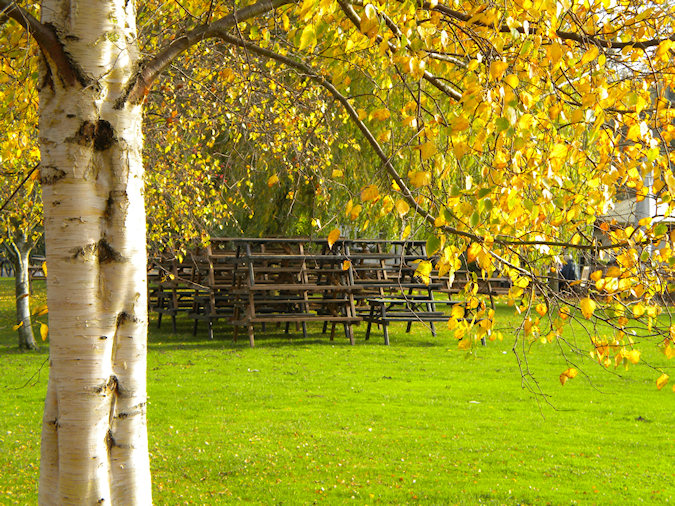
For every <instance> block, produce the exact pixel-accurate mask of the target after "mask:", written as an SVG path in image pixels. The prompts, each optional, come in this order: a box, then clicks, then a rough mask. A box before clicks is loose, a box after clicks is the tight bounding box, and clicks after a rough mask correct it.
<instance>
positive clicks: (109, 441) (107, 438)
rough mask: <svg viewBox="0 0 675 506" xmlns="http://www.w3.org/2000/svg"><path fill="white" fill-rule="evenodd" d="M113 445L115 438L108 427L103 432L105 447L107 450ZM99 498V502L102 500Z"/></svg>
mask: <svg viewBox="0 0 675 506" xmlns="http://www.w3.org/2000/svg"><path fill="white" fill-rule="evenodd" d="M113 446H115V439H114V438H113V435H112V430H110V429H108V432H106V433H105V447H106V448H107V449H108V452H110V450H112V447H113ZM102 500H103V499H101V500H100V501H99V503H100V502H101V501H102Z"/></svg>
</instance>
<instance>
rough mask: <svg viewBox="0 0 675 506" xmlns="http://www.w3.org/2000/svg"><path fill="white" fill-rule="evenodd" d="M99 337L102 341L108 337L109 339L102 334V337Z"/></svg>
mask: <svg viewBox="0 0 675 506" xmlns="http://www.w3.org/2000/svg"><path fill="white" fill-rule="evenodd" d="M99 339H100V340H101V341H105V340H106V339H108V336H101V337H99Z"/></svg>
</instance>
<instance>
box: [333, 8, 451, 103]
mask: <svg viewBox="0 0 675 506" xmlns="http://www.w3.org/2000/svg"><path fill="white" fill-rule="evenodd" d="M338 4H340V8H341V9H342V11H343V12H344V13H345V16H347V18H349V20H350V21H351V22H352V24H353V25H354V26H355V27H356V29H357V30H360V26H361V18H360V16H359V15H358V14H357V13H356V11H355V10H354V8H353V7H352V6H351V4H350V3H349V2H347V1H345V0H338ZM384 20H385V23H386V24H387V26H388V27H389V29H390V30H391V31H392V32H393V34H394V35H395V36H396V37H397V38H399V39H400V36H401V34H400V31H399V30H398V28H397V27H396V25H395V24H394V23H392V22H391V20H390V19H389V18H387V17H386V16H384ZM376 39H377V41H378V42H382V37H381V36H379V35H378V36H377V37H376ZM387 46H388V47H389V51H390V52H391V53H392V54H394V53H396V47H394V45H393V44H391V43H390V42H387ZM453 63H454V62H453ZM422 78H423V79H424V80H425V81H427V82H428V83H429V84H431V85H432V86H434V87H435V88H437V89H438V90H440V91H442V92H443V93H445V94H446V95H447V96H449V97H451V98H454V99H455V100H461V99H462V93H461V92H459V91H457V90H454V89H453V88H451V87H450V86H448V85H447V84H445V83H444V82H443V81H441V80H440V79H438V78H437V77H436V76H434V75H433V74H432V73H431V72H429V71H428V70H425V71H424V75H423V76H422Z"/></svg>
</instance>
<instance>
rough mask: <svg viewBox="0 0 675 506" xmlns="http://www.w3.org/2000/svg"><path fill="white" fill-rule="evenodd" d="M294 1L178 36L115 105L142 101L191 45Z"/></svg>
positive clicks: (266, 3) (268, 4)
mask: <svg viewBox="0 0 675 506" xmlns="http://www.w3.org/2000/svg"><path fill="white" fill-rule="evenodd" d="M0 1H3V0H0ZM295 1H296V0H260V1H258V2H256V3H255V4H253V5H249V6H247V7H244V8H242V9H239V10H238V11H235V12H233V13H232V14H229V15H227V16H225V17H223V18H220V19H218V20H216V21H214V22H213V23H210V24H206V25H200V26H198V27H197V28H195V29H194V30H191V31H189V32H188V33H186V34H185V35H183V36H181V37H179V38H177V39H175V40H174V41H172V42H171V43H170V44H169V45H167V46H165V47H164V48H163V49H161V50H160V51H159V53H157V55H155V56H154V57H153V58H151V59H150V60H148V61H146V62H144V63H142V64H141V68H140V70H139V72H138V73H137V74H136V76H135V78H134V79H133V80H132V81H131V82H130V83H129V85H128V86H127V91H126V93H124V94H123V95H122V97H121V98H120V100H119V101H118V102H117V104H115V107H116V108H121V107H123V106H124V104H125V103H130V104H138V103H140V102H141V101H142V100H143V98H144V97H145V95H146V94H147V92H148V90H149V89H150V87H151V86H152V84H153V83H154V82H155V80H156V79H157V77H158V76H159V75H160V74H161V73H162V72H163V71H164V70H165V69H166V68H167V67H168V66H169V64H170V63H171V62H172V61H173V60H175V59H176V58H177V57H178V56H180V55H181V54H182V53H184V52H185V51H187V50H188V49H190V48H191V47H192V46H194V45H196V44H199V43H200V42H202V41H203V40H205V39H208V38H213V37H217V35H215V34H217V33H220V32H223V33H224V31H225V30H226V29H228V28H230V27H232V26H235V25H236V24H238V23H241V22H242V21H246V20H247V19H250V18H254V17H256V16H260V15H262V14H266V13H268V12H271V11H273V10H275V9H277V8H279V7H281V6H283V5H288V4H292V3H295Z"/></svg>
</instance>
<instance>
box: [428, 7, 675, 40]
mask: <svg viewBox="0 0 675 506" xmlns="http://www.w3.org/2000/svg"><path fill="white" fill-rule="evenodd" d="M422 7H423V8H424V9H427V10H434V11H437V12H440V13H441V14H443V15H445V16H448V17H450V18H453V19H456V20H457V21H463V22H465V23H468V22H470V21H471V19H472V17H473V16H471V15H469V14H464V13H462V12H459V11H456V10H454V9H451V8H449V7H446V6H445V5H440V4H438V5H435V6H434V5H432V4H431V3H429V2H424V3H423V4H422ZM471 24H474V25H477V26H481V27H486V28H493V25H488V24H486V23H482V22H480V21H473V22H471ZM497 30H498V31H499V32H501V33H508V32H510V31H511V28H509V27H508V26H506V25H501V26H499V27H497ZM516 31H518V32H519V33H525V29H524V28H523V27H519V28H516ZM537 32H538V28H537V26H531V27H530V28H529V30H528V31H527V33H529V34H532V35H534V34H536V33H537ZM556 35H557V36H558V37H560V38H561V39H563V40H573V41H575V42H589V43H591V44H593V45H596V46H598V47H602V48H605V49H623V48H625V47H634V48H637V49H642V50H645V49H648V48H650V47H655V46H658V45H659V44H660V43H661V42H663V41H664V40H675V34H673V35H671V36H670V37H666V38H662V39H649V40H640V41H628V42H621V41H618V40H607V39H605V38H602V37H597V36H595V35H587V34H584V35H580V34H578V33H575V32H566V31H564V30H556Z"/></svg>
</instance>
